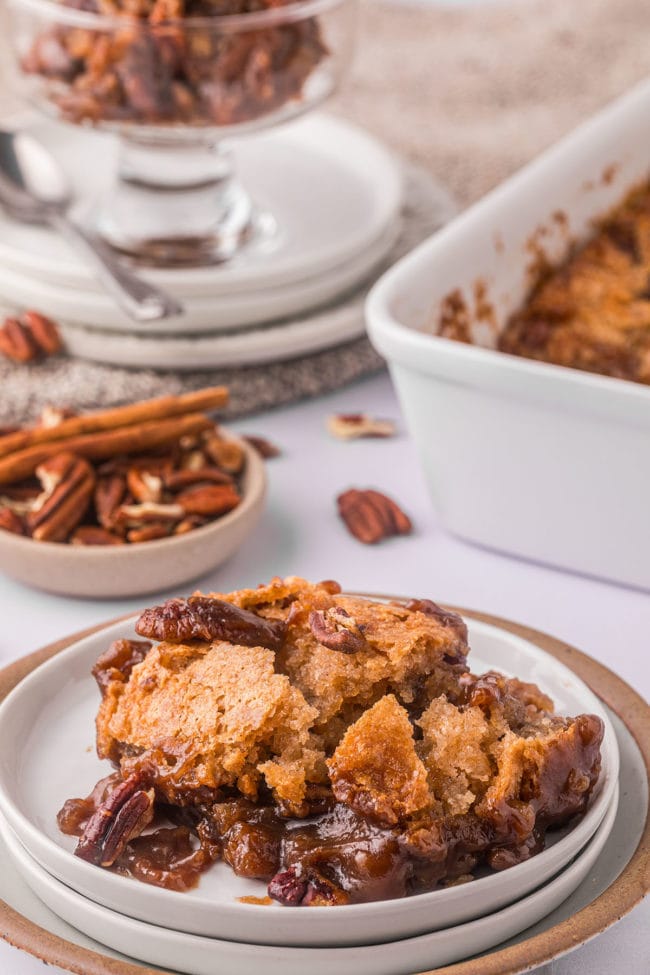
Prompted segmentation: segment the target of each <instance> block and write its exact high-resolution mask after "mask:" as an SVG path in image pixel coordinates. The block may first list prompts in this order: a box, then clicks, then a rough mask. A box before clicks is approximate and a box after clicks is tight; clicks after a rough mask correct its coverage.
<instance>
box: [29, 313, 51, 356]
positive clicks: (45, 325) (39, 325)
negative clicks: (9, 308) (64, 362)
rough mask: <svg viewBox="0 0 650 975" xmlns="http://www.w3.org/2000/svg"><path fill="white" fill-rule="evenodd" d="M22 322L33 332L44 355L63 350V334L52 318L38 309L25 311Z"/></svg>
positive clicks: (35, 340)
mask: <svg viewBox="0 0 650 975" xmlns="http://www.w3.org/2000/svg"><path fill="white" fill-rule="evenodd" d="M20 321H21V324H22V325H23V326H24V327H25V328H26V329H27V330H28V331H29V332H30V333H31V336H32V338H33V339H34V342H35V343H36V346H37V347H38V349H39V351H40V352H41V353H42V354H43V355H46V356H48V355H56V353H57V352H60V351H61V336H60V335H59V330H58V328H57V326H56V325H55V324H54V322H53V321H52V319H51V318H47V317H46V316H45V315H41V313H40V312H38V311H24V312H23V313H22V315H21V316H20Z"/></svg>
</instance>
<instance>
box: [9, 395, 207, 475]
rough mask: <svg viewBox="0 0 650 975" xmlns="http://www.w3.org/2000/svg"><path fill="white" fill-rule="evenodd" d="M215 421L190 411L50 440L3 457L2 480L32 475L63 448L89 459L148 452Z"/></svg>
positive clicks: (199, 430) (200, 429) (197, 431)
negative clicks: (181, 414)
mask: <svg viewBox="0 0 650 975" xmlns="http://www.w3.org/2000/svg"><path fill="white" fill-rule="evenodd" d="M180 398H181V397H179V399H180ZM151 402H155V401H151ZM213 425H214V424H213V421H212V420H210V419H209V417H207V416H205V414H203V413H190V414H188V415H187V416H177V417H172V418H170V419H164V420H159V419H153V420H149V421H148V422H146V423H142V422H137V421H135V425H131V426H125V427H118V428H117V429H108V430H96V431H93V432H91V433H85V434H82V435H79V436H69V437H66V438H59V439H58V440H54V441H52V442H50V443H39V444H36V445H33V446H30V447H27V448H26V449H25V450H18V451H16V452H14V453H12V454H9V455H7V456H5V457H2V458H1V459H0V484H11V483H12V482H13V481H21V480H23V478H25V477H30V475H32V474H33V473H34V471H35V470H36V468H37V467H38V465H39V464H41V463H42V462H43V461H44V460H46V459H47V458H48V457H52V456H53V455H54V454H57V453H59V452H60V451H62V450H65V451H71V452H72V453H75V454H77V456H79V457H86V458H87V459H88V460H105V459H106V458H108V457H116V456H117V455H118V454H131V453H136V454H137V453H144V452H145V451H147V450H154V449H155V448H157V447H164V446H166V445H167V444H170V443H174V442H175V441H177V440H179V439H180V438H181V437H184V436H192V435H193V434H197V433H200V432H201V431H202V430H207V429H210V428H211V427H213ZM61 426H63V424H60V426H59V427H55V428H54V429H56V430H59V429H60V428H61Z"/></svg>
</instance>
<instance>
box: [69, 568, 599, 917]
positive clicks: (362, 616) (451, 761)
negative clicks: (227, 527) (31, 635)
mask: <svg viewBox="0 0 650 975" xmlns="http://www.w3.org/2000/svg"><path fill="white" fill-rule="evenodd" d="M136 631H137V633H138V637H139V638H138V639H134V640H118V641H116V642H115V643H113V644H112V645H111V646H110V647H108V648H107V650H106V652H105V653H104V654H103V655H102V656H101V657H100V658H99V660H98V661H97V663H96V665H95V667H94V669H93V674H94V676H95V679H96V680H97V683H98V685H99V689H100V692H101V703H100V706H99V712H98V715H97V751H98V754H99V756H100V757H101V758H105V759H107V760H109V761H110V762H111V763H112V766H113V768H114V771H113V772H112V773H111V774H110V775H108V776H107V778H105V779H103V780H102V781H100V782H99V783H98V784H97V786H96V787H95V789H94V791H93V793H92V794H91V795H90V796H89V797H88V798H86V799H70V800H68V802H66V804H65V805H64V807H63V808H62V809H61V811H60V812H59V817H58V822H59V826H60V828H61V829H62V830H63V832H65V833H69V834H74V835H77V836H78V837H79V841H78V845H77V849H76V854H77V855H78V856H80V857H82V858H84V859H85V860H87V861H89V862H91V863H94V864H97V865H99V866H102V867H105V868H109V869H111V870H114V871H117V872H118V873H120V874H123V875H126V876H131V877H135V878H138V879H140V880H143V881H146V882H147V883H152V884H157V885H160V886H163V887H167V888H171V889H174V890H185V889H187V888H189V887H191V886H193V885H195V884H196V883H197V881H198V878H199V875H200V874H201V872H202V871H204V870H206V869H207V868H208V867H209V866H210V864H211V863H213V862H214V861H215V860H217V859H218V858H223V860H225V861H226V862H227V863H228V864H230V866H231V867H232V869H233V870H234V871H235V873H237V874H238V875H240V876H244V877H250V878H258V879H262V880H264V881H265V882H267V884H268V894H269V897H270V898H272V899H273V900H275V901H277V902H278V903H280V904H283V905H293V906H298V905H301V906H306V905H312V906H318V905H337V904H348V903H358V902H363V901H373V900H382V899H388V898H395V897H403V896H406V895H408V894H413V893H418V892H422V891H426V890H431V889H433V888H435V887H436V886H438V885H449V884H454V883H458V882H464V881H467V880H471V879H472V874H473V871H475V870H476V869H477V868H478V867H479V866H481V865H483V866H486V867H488V868H491V869H492V870H503V869H505V868H507V867H510V866H512V865H513V864H516V863H519V862H521V861H523V860H526V859H528V858H529V857H531V856H534V855H535V854H536V853H538V852H539V851H540V850H542V849H543V848H544V842H545V834H546V831H547V830H548V829H552V828H554V827H557V826H559V825H561V824H563V823H566V822H568V821H569V820H570V819H571V818H572V817H574V816H576V815H577V814H579V813H582V812H583V811H584V810H585V808H586V806H587V803H588V800H589V797H590V795H591V792H592V790H593V788H594V785H595V783H596V781H597V779H598V775H599V771H600V743H601V740H602V736H603V724H602V721H601V720H600V719H599V718H598V717H595V716H593V715H580V716H578V717H575V718H569V717H561V716H558V715H555V714H554V713H553V704H552V702H551V700H550V699H549V698H548V697H547V696H546V695H545V694H544V693H542V691H540V690H539V689H538V688H537V687H536V686H535V685H533V684H527V683H523V682H521V681H519V680H516V679H514V678H508V677H505V676H503V675H500V674H498V673H493V672H491V673H487V674H482V675H474V674H472V673H470V672H469V671H468V669H467V662H466V657H467V653H468V650H469V648H468V645H467V628H466V626H465V624H464V622H463V620H462V619H461V618H460V617H459V616H458V615H457V614H455V613H453V612H450V611H447V610H445V609H443V608H441V607H440V606H438V605H437V604H435V603H433V602H431V601H430V600H428V599H418V600H410V601H406V602H392V603H381V602H373V601H370V600H368V599H364V598H361V597H356V596H349V595H344V594H343V593H342V592H341V590H340V587H339V586H338V585H337V584H336V583H334V582H323V583H319V584H316V585H313V584H310V583H308V582H306V581H305V580H303V579H299V578H293V577H292V578H288V579H284V580H282V579H274V580H272V581H271V582H270V583H269V584H268V585H265V586H260V587H259V588H257V589H248V590H242V591H239V592H233V593H229V594H223V593H218V594H211V595H195V596H192V597H190V598H189V599H173V600H169V601H168V602H167V603H165V604H164V605H162V606H157V607H153V608H152V609H148V610H146V611H145V612H144V613H143V614H142V616H141V617H140V619H139V621H138V624H137V626H136Z"/></svg>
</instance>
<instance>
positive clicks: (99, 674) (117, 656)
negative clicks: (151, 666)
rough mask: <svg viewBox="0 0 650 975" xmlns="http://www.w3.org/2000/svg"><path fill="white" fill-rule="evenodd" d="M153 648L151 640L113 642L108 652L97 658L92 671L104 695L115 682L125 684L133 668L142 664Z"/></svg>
mask: <svg viewBox="0 0 650 975" xmlns="http://www.w3.org/2000/svg"><path fill="white" fill-rule="evenodd" d="M151 647H152V644H151V643H150V641H149V640H113V642H112V643H111V645H110V647H109V648H108V650H105V651H104V653H102V654H101V656H99V657H98V658H97V661H96V662H95V666H94V667H93V669H92V675H93V677H94V678H95V680H96V681H97V686H98V687H99V689H100V691H101V692H102V694H104V692H105V690H106V688H107V687H108V685H109V684H111V683H112V682H113V681H119V682H120V683H121V684H125V683H126V681H128V679H129V677H130V676H131V671H132V670H133V668H134V667H135V666H136V665H137V664H140V663H142V661H143V660H144V658H145V657H146V656H147V654H148V653H149V651H150V650H151Z"/></svg>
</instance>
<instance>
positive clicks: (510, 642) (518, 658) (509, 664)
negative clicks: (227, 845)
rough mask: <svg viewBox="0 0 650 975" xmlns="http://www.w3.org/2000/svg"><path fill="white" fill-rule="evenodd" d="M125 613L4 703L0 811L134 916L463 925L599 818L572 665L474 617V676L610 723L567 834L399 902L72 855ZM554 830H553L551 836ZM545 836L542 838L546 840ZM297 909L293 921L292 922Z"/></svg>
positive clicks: (183, 924)
mask: <svg viewBox="0 0 650 975" xmlns="http://www.w3.org/2000/svg"><path fill="white" fill-rule="evenodd" d="M134 622H135V617H134V618H133V619H132V620H129V621H126V622H123V623H119V624H115V625H113V626H110V627H108V628H107V629H105V630H103V631H102V632H100V633H98V634H94V635H93V636H91V637H88V638H86V639H85V640H82V641H80V642H79V643H77V644H75V645H73V646H72V647H70V648H68V649H67V650H66V651H64V652H63V653H61V654H59V655H57V656H56V657H54V658H53V659H52V660H50V661H48V662H47V663H46V664H44V665H43V666H41V667H39V668H38V669H37V670H35V671H34V672H33V673H32V674H30V675H29V677H27V678H26V679H25V680H24V681H23V682H22V683H21V684H19V685H18V687H17V688H16V689H15V690H14V691H13V692H12V693H11V694H10V695H9V696H8V697H7V699H6V700H5V702H4V703H3V705H2V707H1V708H0V742H2V751H1V753H0V810H1V811H2V812H3V814H4V815H5V816H6V818H7V819H8V821H9V823H10V825H11V826H12V828H13V829H14V830H15V831H16V833H17V834H18V836H19V838H20V839H21V841H22V842H23V843H24V844H25V846H26V848H27V849H28V851H29V852H30V853H31V855H32V856H33V857H34V858H35V859H36V860H37V861H38V862H39V863H41V864H42V866H43V867H45V869H46V870H48V871H50V872H51V873H52V874H54V876H56V877H58V878H59V879H60V880H62V881H63V882H64V883H66V884H68V885H69V886H71V887H73V888H74V889H75V890H78V891H79V892H80V893H81V894H83V895H84V896H86V897H88V898H90V899H93V900H95V901H97V902H98V903H100V904H102V905H104V906H106V907H109V908H112V909H114V910H118V911H120V912H121V913H123V914H128V915H130V916H132V917H134V918H138V919H140V920H144V921H148V922H150V923H155V924H159V925H161V926H163V927H168V928H173V929H176V930H182V931H186V932H189V933H194V934H202V935H207V936H212V937H221V938H224V939H227V940H230V941H246V942H250V943H258V944H270V945H273V944H275V945H328V944H329V945H342V944H348V945H352V944H372V943H376V942H380V941H388V940H391V939H397V938H404V937H410V936H414V935H417V934H420V933H422V932H426V931H431V930H436V929H439V928H444V927H448V926H450V925H453V924H459V923H463V922H464V921H467V920H469V919H471V918H475V917H479V916H482V915H484V914H487V913H489V912H492V911H496V910H498V909H499V908H500V907H502V906H504V905H506V904H508V903H511V902H512V901H514V900H515V899H517V898H519V897H522V896H524V895H525V894H526V893H528V892H529V891H531V890H532V889H534V888H535V887H538V886H539V885H540V884H543V883H544V882H546V881H547V880H549V879H550V878H551V877H552V876H553V875H554V874H555V873H557V872H558V871H559V870H560V869H562V868H563V867H564V866H565V865H566V864H567V863H568V862H569V860H570V859H571V858H572V857H574V856H576V855H577V854H578V853H579V851H580V850H581V848H582V847H583V846H584V844H585V843H586V842H587V841H588V839H589V838H590V837H591V836H592V835H593V833H594V831H595V830H596V828H597V827H598V825H599V823H600V822H601V820H602V818H603V816H604V814H605V812H606V809H607V807H608V805H609V803H610V801H611V799H612V796H613V794H614V790H615V786H616V782H617V779H618V765H619V758H618V747H617V744H616V737H615V734H614V731H613V729H612V726H611V724H610V722H609V720H608V718H607V715H606V713H605V711H604V709H603V707H602V706H601V704H600V702H599V701H598V699H597V698H596V697H595V695H594V694H593V693H592V692H591V691H590V690H589V688H587V687H586V685H585V684H584V683H583V682H582V681H581V680H580V679H579V678H578V677H577V676H576V675H575V674H573V673H572V672H571V671H570V670H569V669H568V668H566V667H564V666H563V665H562V664H560V663H559V662H558V661H556V660H555V659H554V658H553V657H550V656H549V655H548V654H546V653H544V652H543V651H542V650H540V649H539V648H538V647H536V646H535V645H534V644H532V643H530V642H528V641H526V640H524V639H522V638H520V637H518V636H515V635H514V634H511V633H509V632H507V631H504V630H500V629H498V628H496V627H494V626H491V625H488V624H486V623H481V622H478V621H472V620H470V621H469V623H470V640H471V644H472V647H473V650H472V654H471V656H470V660H471V665H472V669H473V670H474V671H475V672H481V671H482V670H485V669H489V668H496V669H498V670H501V671H504V672H506V673H510V674H516V675H517V676H518V677H520V678H522V679H524V680H531V681H535V682H536V683H538V684H539V685H540V686H541V687H542V688H543V689H544V690H545V691H547V692H548V693H550V694H551V696H552V697H553V698H554V700H555V702H556V705H557V709H558V711H560V712H562V713H567V714H578V713H581V712H590V713H593V714H598V715H599V716H600V717H601V718H602V719H603V721H604V722H605V727H606V731H605V739H604V743H603V770H602V773H601V777H600V780H599V782H598V785H597V788H596V791H595V794H594V797H593V799H592V802H591V805H590V808H589V809H588V811H587V813H586V814H585V816H584V817H583V818H582V820H581V821H580V822H579V823H578V825H577V826H576V827H575V828H574V829H573V830H571V831H569V832H565V833H563V834H560V835H557V834H556V836H555V837H553V839H554V840H555V842H553V843H552V845H549V847H548V849H547V850H545V851H544V852H543V853H541V854H539V855H538V856H537V857H535V858H533V859H532V860H530V861H528V862H526V863H522V864H519V865H517V866H516V867H513V868H511V869H510V870H507V871H504V872H503V873H500V874H495V875H493V876H489V877H485V878H483V879H479V880H476V881H474V882H473V883H471V884H469V885H465V886H462V887H455V888H454V887H452V888H450V889H448V890H442V891H434V892H432V893H428V894H420V895H418V896H415V897H410V898H407V899H403V900H393V901H383V902H380V903H374V904H360V905H351V906H348V907H337V908H312V909H310V910H309V911H303V910H302V909H291V908H285V907H280V906H276V905H272V906H258V905H252V904H242V903H240V902H238V901H237V898H238V897H241V896H242V895H250V894H255V895H258V896H260V895H263V894H264V893H265V885H264V884H262V883H259V882H255V881H247V880H243V879H242V878H238V877H236V876H235V875H234V874H233V873H232V871H231V869H230V867H228V866H227V865H225V864H222V863H217V864H215V865H214V866H213V867H212V868H211V869H210V870H209V871H207V873H206V874H204V875H203V877H202V878H201V882H200V884H199V886H198V888H197V889H196V890H194V891H192V892H190V893H187V894H178V893H174V892H171V891H166V890H161V889H158V888H155V887H149V886H147V885H145V884H141V883H138V882H137V881H133V880H129V879H127V878H124V877H119V876H116V875H114V874H112V873H110V872H107V871H105V870H101V869H99V868H97V867H93V866H91V865H90V864H88V863H85V862H84V861H82V860H79V859H77V858H76V857H74V856H73V855H72V850H73V849H74V846H75V840H74V839H73V838H71V837H65V836H63V835H62V834H61V833H59V831H58V829H57V825H56V812H57V810H58V809H59V808H60V807H61V805H62V804H63V802H64V801H65V799H67V798H69V797H70V796H78V795H85V794H87V793H88V792H89V791H90V790H91V788H92V786H93V785H94V784H95V782H96V781H97V779H99V778H100V777H101V776H102V775H104V774H106V772H107V767H106V765H105V764H103V763H100V762H99V761H98V759H97V758H96V756H95V753H94V748H93V732H94V716H95V713H96V710H97V703H98V694H97V690H96V688H95V686H94V681H93V680H92V678H91V677H90V673H89V672H90V668H91V666H92V664H93V663H94V661H95V659H96V658H97V656H98V655H99V653H100V652H102V650H104V649H105V648H106V646H107V644H108V643H109V642H110V641H111V640H114V639H116V638H119V637H124V636H129V635H132V634H133V624H134ZM551 836H552V834H551ZM551 836H550V837H549V838H551ZM296 910H300V923H299V924H297V923H296Z"/></svg>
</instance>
